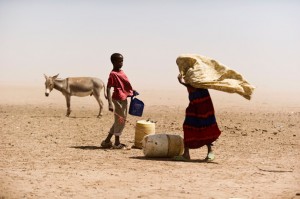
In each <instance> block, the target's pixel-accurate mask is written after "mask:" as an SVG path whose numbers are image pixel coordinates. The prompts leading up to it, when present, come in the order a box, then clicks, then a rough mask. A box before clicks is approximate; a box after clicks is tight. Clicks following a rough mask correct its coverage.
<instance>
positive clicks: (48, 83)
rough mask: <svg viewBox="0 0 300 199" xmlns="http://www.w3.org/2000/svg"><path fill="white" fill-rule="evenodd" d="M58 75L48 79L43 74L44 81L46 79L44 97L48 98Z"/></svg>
mask: <svg viewBox="0 0 300 199" xmlns="http://www.w3.org/2000/svg"><path fill="white" fill-rule="evenodd" d="M58 75H59V74H57V75H55V76H53V77H51V76H49V77H48V76H47V75H45V74H44V76H45V79H46V81H45V88H46V91H45V95H46V97H48V96H49V93H50V92H51V91H52V90H53V88H54V81H55V79H56V78H57V77H58Z"/></svg>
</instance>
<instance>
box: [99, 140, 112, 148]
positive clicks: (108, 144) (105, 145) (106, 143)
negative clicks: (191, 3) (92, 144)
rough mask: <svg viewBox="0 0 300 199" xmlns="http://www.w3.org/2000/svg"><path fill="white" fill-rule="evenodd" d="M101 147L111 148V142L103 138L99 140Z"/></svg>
mask: <svg viewBox="0 0 300 199" xmlns="http://www.w3.org/2000/svg"><path fill="white" fill-rule="evenodd" d="M101 147H102V148H106V149H108V148H111V147H112V142H106V141H105V140H103V141H102V142H101Z"/></svg>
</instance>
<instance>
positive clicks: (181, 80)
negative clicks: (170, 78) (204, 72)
mask: <svg viewBox="0 0 300 199" xmlns="http://www.w3.org/2000/svg"><path fill="white" fill-rule="evenodd" d="M177 79H178V81H179V83H180V84H182V83H183V78H182V75H181V74H179V75H178V77H177Z"/></svg>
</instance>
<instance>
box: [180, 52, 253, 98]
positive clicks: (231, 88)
mask: <svg viewBox="0 0 300 199" xmlns="http://www.w3.org/2000/svg"><path fill="white" fill-rule="evenodd" d="M176 63H177V65H178V68H179V72H180V74H181V75H182V76H183V79H184V81H185V83H187V84H190V85H191V86H193V87H195V88H206V89H215V90H219V91H224V92H227V93H237V94H240V95H241V96H243V97H244V98H246V99H248V100H250V99H251V94H252V92H253V90H254V88H255V87H254V86H252V85H250V84H249V83H248V82H247V81H246V80H245V79H244V77H243V76H242V75H241V74H239V73H237V72H236V71H234V70H232V69H230V68H228V67H227V66H224V65H222V64H220V63H219V62H217V61H216V60H213V59H210V58H207V57H205V56H202V55H195V54H182V55H180V56H179V57H178V58H177V60H176Z"/></svg>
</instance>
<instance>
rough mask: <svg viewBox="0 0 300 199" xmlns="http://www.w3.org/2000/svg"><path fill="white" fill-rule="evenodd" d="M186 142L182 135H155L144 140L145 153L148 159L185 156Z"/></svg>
mask: <svg viewBox="0 0 300 199" xmlns="http://www.w3.org/2000/svg"><path fill="white" fill-rule="evenodd" d="M183 149H184V142H183V138H182V137H181V136H180V135H170V134H155V135H147V136H145V137H144V139H143V152H144V155H145V156H146V157H156V158H166V157H169V158H170V157H174V156H178V155H182V154H183Z"/></svg>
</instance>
